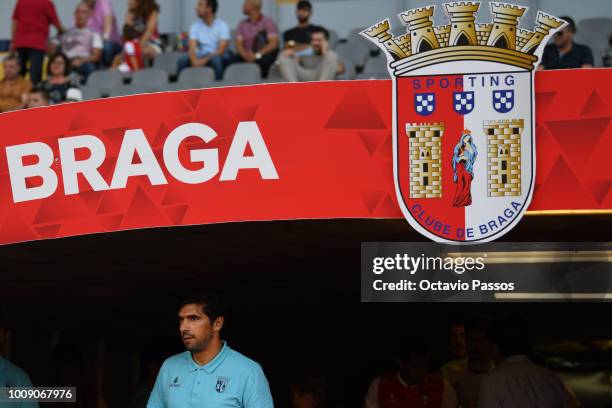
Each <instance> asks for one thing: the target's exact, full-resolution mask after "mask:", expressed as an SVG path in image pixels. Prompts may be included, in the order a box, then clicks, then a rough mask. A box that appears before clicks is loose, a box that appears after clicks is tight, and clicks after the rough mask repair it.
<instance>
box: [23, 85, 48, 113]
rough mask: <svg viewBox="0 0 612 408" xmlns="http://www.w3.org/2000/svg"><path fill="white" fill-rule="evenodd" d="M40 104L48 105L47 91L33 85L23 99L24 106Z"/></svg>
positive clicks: (29, 106)
mask: <svg viewBox="0 0 612 408" xmlns="http://www.w3.org/2000/svg"><path fill="white" fill-rule="evenodd" d="M42 106H49V92H47V91H46V90H45V89H43V88H41V87H34V88H33V89H32V90H31V91H30V93H28V94H27V95H26V97H25V99H24V107H25V108H26V109H30V108H40V107H42Z"/></svg>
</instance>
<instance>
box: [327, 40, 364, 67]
mask: <svg viewBox="0 0 612 408" xmlns="http://www.w3.org/2000/svg"><path fill="white" fill-rule="evenodd" d="M335 51H336V52H337V53H338V55H339V56H340V58H341V59H342V60H343V61H351V62H353V63H354V64H355V66H356V67H357V68H362V67H363V66H364V65H365V64H366V61H367V60H368V58H369V56H370V50H369V48H368V44H366V43H365V42H364V41H356V40H352V41H349V42H346V43H340V44H338V46H337V47H336V50H335Z"/></svg>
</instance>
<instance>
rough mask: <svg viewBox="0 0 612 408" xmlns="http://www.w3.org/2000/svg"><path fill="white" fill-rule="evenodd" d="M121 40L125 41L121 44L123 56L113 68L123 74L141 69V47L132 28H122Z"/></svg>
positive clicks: (142, 63) (125, 26) (142, 66)
mask: <svg viewBox="0 0 612 408" xmlns="http://www.w3.org/2000/svg"><path fill="white" fill-rule="evenodd" d="M123 39H124V41H125V42H124V43H123V54H122V55H121V58H119V59H118V60H117V61H118V62H117V63H116V64H115V66H114V67H115V68H117V69H119V71H121V72H123V73H127V72H134V71H138V70H139V69H143V68H144V62H143V60H142V47H141V46H140V40H139V38H138V36H137V35H136V30H134V27H133V26H131V25H127V24H126V25H124V26H123Z"/></svg>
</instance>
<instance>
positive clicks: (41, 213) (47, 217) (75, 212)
mask: <svg viewBox="0 0 612 408" xmlns="http://www.w3.org/2000/svg"><path fill="white" fill-rule="evenodd" d="M87 215H89V214H88V211H87V207H85V205H84V203H83V201H82V200H81V199H80V198H79V197H78V195H70V196H65V195H63V194H56V195H55V197H53V199H52V200H43V201H42V203H41V204H40V207H39V208H38V211H37V212H36V217H34V224H48V223H51V222H55V221H59V220H74V219H79V218H82V217H86V216H87Z"/></svg>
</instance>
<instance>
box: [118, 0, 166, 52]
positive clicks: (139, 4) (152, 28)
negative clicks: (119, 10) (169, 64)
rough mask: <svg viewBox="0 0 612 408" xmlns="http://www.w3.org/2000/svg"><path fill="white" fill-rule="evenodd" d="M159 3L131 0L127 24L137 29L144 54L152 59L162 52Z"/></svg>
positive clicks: (126, 16) (152, 0) (153, 0)
mask: <svg viewBox="0 0 612 408" xmlns="http://www.w3.org/2000/svg"><path fill="white" fill-rule="evenodd" d="M158 19H159V5H158V4H157V3H156V2H155V0H129V3H128V11H127V13H126V15H125V24H128V25H131V26H132V27H133V28H134V31H136V36H137V37H138V39H139V42H140V46H141V47H142V54H143V56H144V57H145V58H146V59H147V60H149V61H151V60H154V59H155V57H156V56H157V54H159V53H161V52H162V44H161V39H160V37H159V33H158V31H157V24H158Z"/></svg>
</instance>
